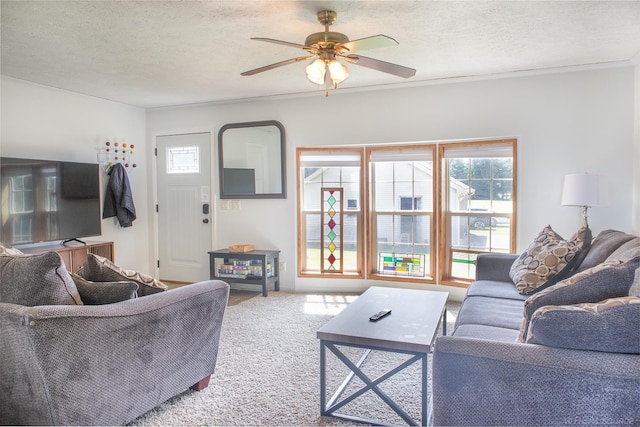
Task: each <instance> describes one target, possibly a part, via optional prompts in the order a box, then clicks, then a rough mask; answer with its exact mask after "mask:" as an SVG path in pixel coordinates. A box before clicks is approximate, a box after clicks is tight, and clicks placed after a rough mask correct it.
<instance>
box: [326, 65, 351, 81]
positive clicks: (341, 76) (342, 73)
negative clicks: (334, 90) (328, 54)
mask: <svg viewBox="0 0 640 427" xmlns="http://www.w3.org/2000/svg"><path fill="white" fill-rule="evenodd" d="M328 67H329V74H330V75H331V80H332V81H333V83H334V84H336V85H337V84H338V83H342V82H343V81H344V80H345V79H346V78H347V77H349V72H348V71H347V67H345V66H344V65H342V64H341V63H340V62H338V60H336V59H333V60H331V61H329V65H328Z"/></svg>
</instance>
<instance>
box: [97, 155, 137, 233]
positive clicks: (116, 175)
mask: <svg viewBox="0 0 640 427" xmlns="http://www.w3.org/2000/svg"><path fill="white" fill-rule="evenodd" d="M114 216H115V217H118V222H119V223H120V227H131V225H132V223H133V220H134V219H136V208H135V206H134V204H133V196H132V194H131V186H130V185H129V178H128V177H127V171H126V170H125V168H124V166H122V165H121V164H120V163H116V164H114V165H113V166H112V167H111V170H109V184H108V185H107V191H106V193H105V195H104V210H103V211H102V218H111V217H114Z"/></svg>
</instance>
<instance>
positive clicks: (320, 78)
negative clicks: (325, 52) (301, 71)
mask: <svg viewBox="0 0 640 427" xmlns="http://www.w3.org/2000/svg"><path fill="white" fill-rule="evenodd" d="M305 70H306V72H307V78H308V79H309V80H311V81H312V82H314V83H315V84H317V85H321V84H324V75H325V73H326V72H327V69H326V64H325V62H324V61H323V60H322V59H320V58H318V59H316V60H315V61H313V62H312V63H311V64H309V65H307V67H306V68H305Z"/></svg>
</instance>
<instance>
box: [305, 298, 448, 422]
mask: <svg viewBox="0 0 640 427" xmlns="http://www.w3.org/2000/svg"><path fill="white" fill-rule="evenodd" d="M448 296H449V294H448V293H447V292H435V291H424V290H416V289H397V288H386V287H371V288H369V289H368V290H367V291H366V292H364V293H363V294H362V295H360V296H359V297H358V298H357V299H356V300H355V301H354V302H353V303H351V304H350V305H349V306H348V307H347V308H346V309H344V310H343V311H342V312H341V313H340V314H338V315H337V316H336V317H334V318H333V319H331V320H330V321H329V322H327V323H326V324H325V325H324V326H322V327H321V328H320V329H319V330H318V332H317V337H318V338H319V339H320V413H321V415H325V416H333V417H337V418H342V419H346V420H351V421H358V422H364V423H368V424H384V422H381V421H379V420H372V419H367V418H363V417H358V416H352V415H345V414H341V413H339V412H337V411H338V410H340V408H342V407H343V406H345V405H346V404H348V403H349V402H352V401H353V400H355V399H356V398H358V397H359V396H361V395H363V394H364V393H365V392H367V391H369V390H371V391H373V392H374V393H376V394H377V395H378V396H379V397H380V398H381V399H382V400H383V401H384V402H385V403H386V404H387V405H388V406H389V407H390V408H391V409H393V410H394V411H395V412H396V413H397V414H398V415H399V416H400V417H402V419H403V420H404V421H405V422H406V423H407V424H409V425H427V424H428V421H429V418H430V413H429V412H430V410H429V409H430V408H429V405H428V399H427V396H426V394H427V383H428V369H427V366H428V365H427V356H428V354H429V352H430V351H431V347H432V345H433V342H434V341H435V337H436V333H437V331H438V326H439V325H440V322H442V325H443V332H444V333H445V334H446V313H447V312H446V303H447V298H448ZM385 308H390V309H391V310H392V312H391V314H390V315H388V316H386V317H384V318H382V319H380V320H378V321H377V322H371V321H369V317H370V316H371V315H373V314H375V313H377V312H378V311H380V310H382V309H385ZM338 346H347V347H358V348H363V349H365V352H364V354H363V356H362V357H361V358H360V360H359V361H358V362H355V363H354V362H352V361H351V360H349V358H348V357H347V356H345V354H344V353H343V352H342V351H341V350H340V349H339V348H338ZM327 349H329V350H330V351H331V352H332V353H333V354H334V355H335V356H336V357H337V358H338V359H339V360H340V361H341V362H342V363H344V364H345V365H346V366H347V367H348V368H349V370H350V371H351V373H350V374H349V375H348V376H347V378H346V379H345V381H343V382H342V384H341V386H340V387H339V388H338V389H337V390H336V392H335V393H334V394H333V396H332V397H331V398H330V399H329V401H328V402H327V384H326V380H327V377H326V375H327V372H326V351H327ZM372 350H378V351H388V352H394V353H403V354H408V355H411V356H412V357H410V358H409V359H407V360H406V361H405V362H403V363H401V364H400V365H398V366H397V367H394V368H392V369H389V370H388V371H387V372H386V373H385V374H384V375H382V376H380V377H378V378H376V379H375V380H372V379H370V378H368V377H367V375H366V374H365V373H364V372H362V371H361V370H360V366H361V364H362V363H363V362H364V360H365V359H366V358H367V356H368V355H369V353H370V352H371V351H372ZM416 362H419V363H421V365H422V368H421V371H422V387H421V388H422V390H421V402H422V408H421V409H422V420H421V421H420V422H418V421H415V420H414V419H413V418H411V416H410V415H409V414H408V413H407V412H406V411H404V410H403V409H402V408H401V407H400V405H399V404H398V403H396V402H394V401H393V400H392V399H391V398H390V397H389V396H388V395H387V394H386V393H384V392H383V391H382V390H380V388H379V387H378V385H379V384H380V383H382V382H383V381H385V380H387V379H389V378H391V377H392V376H394V375H395V374H397V373H398V372H400V371H402V370H403V369H405V368H407V367H408V366H410V365H412V364H414V363H416ZM354 376H357V377H358V378H359V379H360V380H361V381H362V382H363V383H364V386H363V387H362V388H361V389H360V390H358V391H356V392H354V393H352V394H351V395H349V396H346V397H344V398H342V399H341V397H342V394H343V393H344V391H345V388H346V387H347V385H348V384H349V382H350V381H351V379H353V377H354Z"/></svg>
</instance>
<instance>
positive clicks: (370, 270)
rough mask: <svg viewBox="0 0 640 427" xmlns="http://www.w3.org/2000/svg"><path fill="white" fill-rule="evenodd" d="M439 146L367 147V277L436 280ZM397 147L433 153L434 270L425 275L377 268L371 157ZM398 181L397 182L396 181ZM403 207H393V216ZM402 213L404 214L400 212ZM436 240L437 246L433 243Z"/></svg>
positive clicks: (431, 233) (431, 227) (431, 255)
mask: <svg viewBox="0 0 640 427" xmlns="http://www.w3.org/2000/svg"><path fill="white" fill-rule="evenodd" d="M436 148H437V145H436V144H402V145H381V146H370V147H366V155H365V160H366V163H365V165H364V168H365V172H366V176H365V182H366V186H367V187H366V194H367V218H366V223H367V228H366V237H365V240H366V243H367V248H368V250H367V261H368V262H367V267H366V268H367V278H368V279H373V280H386V281H394V282H411V283H425V284H427V283H435V278H436V271H437V265H436V259H437V258H436V254H437V252H438V249H437V241H436V236H437V234H436V222H437V212H438V197H436V195H437V182H438V181H437V175H438V170H437V169H438V167H437V158H436V155H437V150H436ZM398 150H406V151H408V152H410V151H428V152H429V153H430V155H431V163H432V178H431V195H432V201H431V206H432V210H431V213H430V214H428V216H429V242H431V243H430V246H431V249H430V251H429V266H430V268H431V271H429V273H425V276H424V277H415V276H393V275H388V274H382V273H380V272H379V271H378V253H377V244H376V242H375V241H374V239H375V236H376V235H377V232H376V226H375V225H374V224H376V223H377V219H378V213H377V212H376V211H375V206H374V205H375V197H374V191H375V183H372V181H371V174H372V170H371V168H372V160H371V157H372V155H373V154H374V153H376V152H383V151H398ZM394 182H395V181H394ZM414 196H415V195H412V198H413V202H412V204H415V197H414ZM400 211H401V210H395V209H394V210H393V211H392V212H391V215H399V214H400V213H399V212H400ZM409 212H411V214H410V215H411V216H415V215H414V214H415V209H412V210H411V211H409ZM385 214H389V212H385ZM400 215H401V214H400ZM433 243H435V245H434V244H433Z"/></svg>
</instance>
